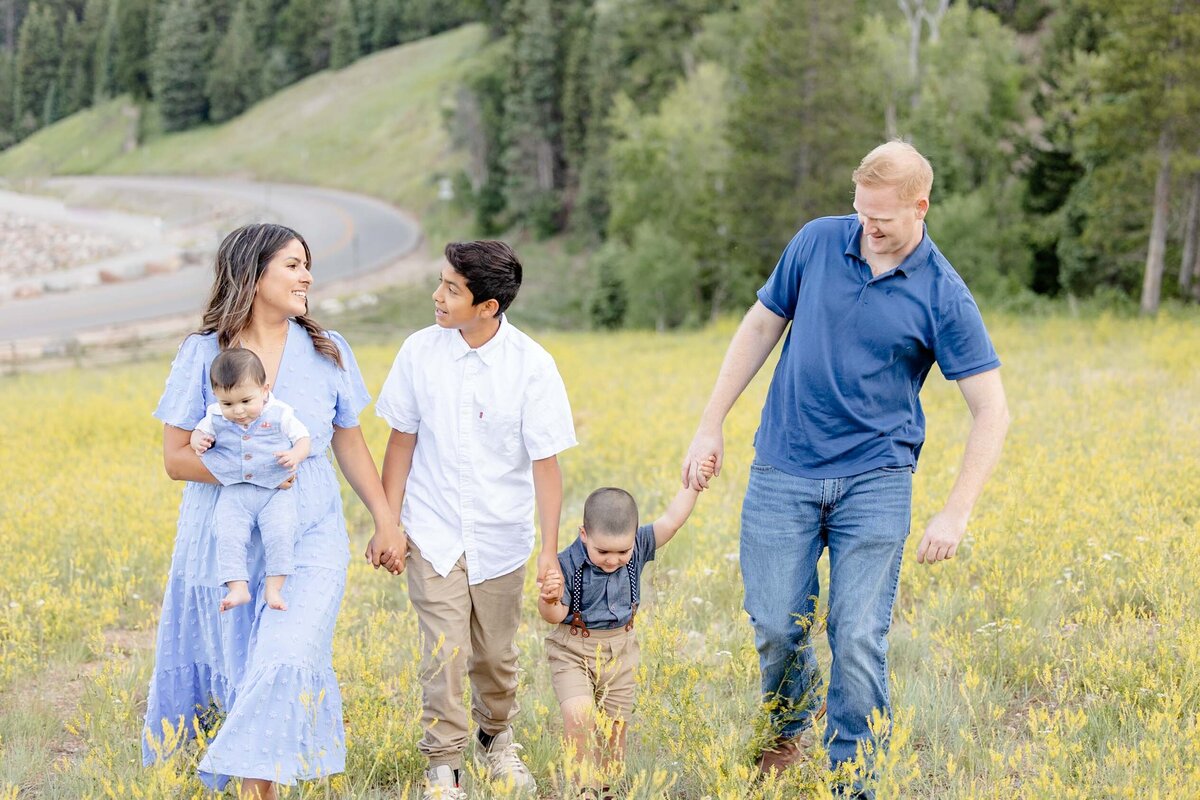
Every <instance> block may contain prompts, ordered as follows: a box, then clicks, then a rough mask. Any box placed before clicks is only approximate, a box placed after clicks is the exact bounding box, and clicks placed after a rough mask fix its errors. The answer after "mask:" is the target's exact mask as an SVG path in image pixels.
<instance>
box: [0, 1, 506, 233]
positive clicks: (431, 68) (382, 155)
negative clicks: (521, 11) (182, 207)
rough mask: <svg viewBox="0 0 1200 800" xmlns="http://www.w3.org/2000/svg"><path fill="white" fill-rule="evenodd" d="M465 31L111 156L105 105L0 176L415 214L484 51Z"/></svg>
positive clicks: (61, 127) (8, 156) (117, 110)
mask: <svg viewBox="0 0 1200 800" xmlns="http://www.w3.org/2000/svg"><path fill="white" fill-rule="evenodd" d="M484 38H485V31H484V29H483V27H482V26H479V25H468V26H465V27H463V28H459V29H457V30H454V31H450V32H447V33H444V34H441V35H439V36H433V37H430V38H428V39H423V40H421V41H418V42H413V43H410V44H407V45H404V46H402V47H396V48H392V49H390V50H385V51H381V52H379V53H375V54H372V55H370V56H367V57H366V58H363V59H361V60H360V61H358V62H356V63H355V64H352V65H351V66H349V67H347V68H346V69H344V70H341V71H338V72H331V71H326V72H321V73H318V74H316V75H313V76H311V77H309V78H307V79H305V80H303V81H301V82H300V83H297V84H295V85H294V86H291V87H288V88H287V89H285V90H283V91H281V92H279V93H278V94H276V95H273V96H272V97H269V98H267V99H266V100H264V101H262V102H261V103H259V104H258V105H256V106H254V107H253V108H251V109H250V110H249V111H247V112H246V113H245V114H243V115H241V116H240V117H238V118H236V119H234V120H231V121H230V122H228V123H226V124H223V125H216V126H211V127H204V128H199V129H195V130H191V131H185V132H183V133H178V134H169V135H160V136H157V137H153V138H151V140H150V141H148V142H146V143H145V144H144V145H143V146H142V147H139V148H138V149H136V150H134V151H133V152H130V153H128V154H122V153H121V144H122V142H123V141H124V137H125V131H126V130H127V128H128V125H129V120H128V118H127V117H125V116H123V115H122V110H121V109H122V108H123V107H124V104H123V103H122V102H119V101H114V102H112V103H109V104H107V105H104V106H100V107H98V108H95V109H90V110H88V111H84V112H82V113H80V114H77V115H75V116H72V117H70V118H68V119H66V120H63V121H61V122H59V123H57V124H55V125H53V126H51V127H50V128H47V129H46V130H44V131H41V132H40V133H38V134H37V135H36V136H33V137H31V138H30V139H29V140H28V141H26V142H23V143H21V144H20V145H18V146H16V147H14V148H12V149H10V150H9V151H7V152H6V153H4V154H3V155H0V176H9V177H26V176H33V175H48V174H78V173H100V172H103V173H137V174H193V175H239V176H245V177H254V178H259V179H264V180H266V179H270V180H280V181H294V182H299V183H309V184H317V185H322V186H332V187H336V188H344V189H348V190H353V191H357V192H364V193H366V194H371V195H374V196H376V197H380V198H382V199H384V200H388V201H390V202H393V203H395V204H397V205H399V206H402V207H404V208H408V209H410V210H412V211H414V212H416V213H418V214H423V213H425V212H427V211H429V210H430V208H431V207H432V205H433V204H434V201H435V198H436V191H437V186H436V179H437V177H438V176H439V175H441V174H448V173H449V172H450V171H452V170H454V169H455V168H457V166H458V163H459V161H458V159H460V158H461V155H458V154H455V153H453V152H452V150H451V147H450V142H449V137H448V136H447V134H446V130H445V126H444V125H443V122H442V109H443V108H444V106H445V105H446V104H447V103H448V102H450V100H451V98H452V96H453V91H454V86H455V85H456V83H457V81H458V78H459V75H460V74H461V70H462V69H463V68H464V65H465V64H466V62H467V60H468V59H469V58H470V57H471V56H473V55H474V54H475V53H477V52H478V51H479V48H480V47H481V46H482V45H483V43H484Z"/></svg>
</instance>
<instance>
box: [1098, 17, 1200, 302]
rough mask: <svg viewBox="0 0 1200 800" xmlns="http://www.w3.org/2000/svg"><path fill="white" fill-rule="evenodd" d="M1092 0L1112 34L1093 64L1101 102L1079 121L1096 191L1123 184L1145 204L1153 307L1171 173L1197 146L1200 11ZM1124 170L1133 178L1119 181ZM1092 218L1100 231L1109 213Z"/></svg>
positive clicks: (1144, 292)
mask: <svg viewBox="0 0 1200 800" xmlns="http://www.w3.org/2000/svg"><path fill="white" fill-rule="evenodd" d="M1090 5H1091V6H1092V7H1094V8H1096V9H1098V10H1099V11H1100V12H1101V13H1103V14H1104V15H1105V17H1106V19H1107V21H1108V25H1109V35H1108V36H1107V37H1105V38H1104V39H1103V40H1102V41H1101V43H1100V54H1101V61H1100V68H1099V70H1098V77H1099V87H1100V91H1101V92H1102V93H1103V95H1104V100H1105V102H1103V103H1100V102H1097V103H1094V104H1093V105H1092V106H1091V107H1090V108H1089V110H1088V112H1087V113H1086V114H1085V116H1084V120H1083V123H1084V125H1083V127H1084V129H1085V131H1086V132H1087V133H1086V135H1087V136H1088V137H1089V138H1090V139H1091V141H1093V142H1094V143H1095V144H1094V146H1093V148H1092V154H1093V156H1094V157H1098V159H1097V160H1100V161H1101V162H1102V166H1101V168H1100V170H1098V172H1099V175H1095V176H1094V177H1096V179H1097V180H1099V181H1103V183H1102V186H1103V187H1104V188H1102V189H1101V192H1102V193H1104V194H1109V193H1114V194H1115V193H1118V192H1121V191H1122V190H1125V191H1127V192H1129V193H1132V194H1133V195H1134V196H1136V197H1139V198H1140V199H1141V202H1143V203H1145V204H1146V205H1147V206H1148V207H1149V211H1148V213H1145V215H1144V217H1143V222H1142V224H1143V225H1144V226H1145V227H1144V228H1143V231H1144V233H1143V235H1142V237H1138V238H1141V240H1142V242H1144V248H1145V249H1144V251H1143V252H1144V257H1143V258H1144V260H1143V263H1144V267H1143V270H1142V288H1141V310H1142V313H1143V314H1154V313H1156V312H1157V311H1158V306H1159V302H1160V299H1161V295H1162V288H1163V286H1162V276H1163V271H1164V268H1165V260H1166V251H1167V234H1168V220H1169V217H1170V213H1171V200H1172V179H1173V178H1176V176H1177V173H1178V171H1179V167H1180V164H1181V163H1189V162H1193V163H1194V159H1195V154H1196V153H1197V152H1200V14H1197V13H1196V11H1195V3H1194V2H1189V1H1188V0H1171V2H1162V0H1122V2H1117V0H1092V2H1091V3H1090ZM1105 151H1107V152H1105ZM1131 165H1136V166H1135V168H1134V169H1130V166H1131ZM1137 167H1140V169H1138V168H1137ZM1193 169H1194V168H1193ZM1123 178H1125V179H1131V180H1130V181H1129V183H1125V185H1124V186H1122V185H1121V184H1122V183H1124V180H1122V179H1123ZM1089 224H1090V226H1092V227H1093V231H1094V234H1093V235H1094V236H1095V237H1096V238H1101V237H1103V235H1104V233H1103V229H1104V228H1107V227H1109V226H1111V224H1112V219H1111V218H1108V219H1105V218H1104V217H1103V216H1102V215H1100V214H1095V215H1093V218H1092V220H1091V221H1090V223H1089ZM1143 237H1144V238H1143Z"/></svg>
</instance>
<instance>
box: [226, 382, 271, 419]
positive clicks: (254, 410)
mask: <svg viewBox="0 0 1200 800" xmlns="http://www.w3.org/2000/svg"><path fill="white" fill-rule="evenodd" d="M213 393H214V394H215V395H216V396H217V402H219V403H220V404H221V416H223V417H225V419H227V420H229V421H230V422H236V423H237V424H238V425H249V424H250V423H251V422H254V420H256V419H258V418H259V416H260V415H261V414H262V410H263V406H264V405H265V404H266V402H267V387H266V386H257V385H255V384H254V383H252V382H250V381H243V382H241V383H239V384H238V385H237V386H231V387H229V388H227V389H213Z"/></svg>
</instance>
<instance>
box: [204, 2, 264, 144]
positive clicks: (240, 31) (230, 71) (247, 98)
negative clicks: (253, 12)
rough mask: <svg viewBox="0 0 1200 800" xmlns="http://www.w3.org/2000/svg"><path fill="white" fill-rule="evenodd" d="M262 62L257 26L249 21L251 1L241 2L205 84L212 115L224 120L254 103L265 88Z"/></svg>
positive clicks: (215, 120) (215, 55)
mask: <svg viewBox="0 0 1200 800" xmlns="http://www.w3.org/2000/svg"><path fill="white" fill-rule="evenodd" d="M261 72H262V64H261V62H260V55H259V51H258V48H257V47H256V46H255V44H254V28H253V27H252V26H251V24H250V7H249V2H248V0H242V2H240V3H238V6H237V9H236V10H235V11H234V13H233V18H232V19H231V20H230V23H229V30H228V31H226V32H225V36H224V38H222V39H221V43H220V44H219V45H218V46H217V50H216V53H215V54H214V56H213V60H212V66H211V67H210V68H209V72H208V81H207V83H206V84H205V87H204V93H205V96H206V97H207V98H208V106H209V118H210V119H211V120H212V121H213V122H224V121H225V120H227V119H231V118H233V117H236V116H237V115H238V114H240V113H242V112H243V111H245V110H246V109H247V108H249V107H250V106H251V105H252V104H253V103H255V102H256V101H257V100H258V99H259V97H260V95H259V91H260V89H261V88H262V87H261V85H260V82H259V81H260V78H259V76H260V74H261Z"/></svg>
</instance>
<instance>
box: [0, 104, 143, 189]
mask: <svg viewBox="0 0 1200 800" xmlns="http://www.w3.org/2000/svg"><path fill="white" fill-rule="evenodd" d="M136 124H137V108H136V107H135V106H134V105H133V104H131V103H130V102H129V98H127V97H119V98H117V99H116V100H110V101H109V102H107V103H103V104H101V105H98V106H95V107H94V108H88V109H85V110H83V111H80V112H79V113H78V114H73V115H71V116H70V117H67V118H66V119H64V120H61V121H59V122H56V123H55V124H53V125H51V126H50V127H48V128H42V129H41V130H40V131H38V132H37V133H35V134H34V135H33V136H30V137H29V138H28V139H26V140H25V141H23V142H21V143H20V144H18V145H16V146H15V147H11V148H9V149H8V150H5V151H4V152H3V153H0V176H4V177H6V178H10V179H23V178H32V177H40V176H44V175H81V174H88V173H93V172H102V171H104V168H105V165H107V164H108V163H109V162H111V161H112V160H113V159H115V158H117V157H118V156H120V155H121V148H122V147H123V146H124V144H125V140H126V138H127V137H128V134H129V130H130V128H131V127H132V126H135V125H136Z"/></svg>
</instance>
